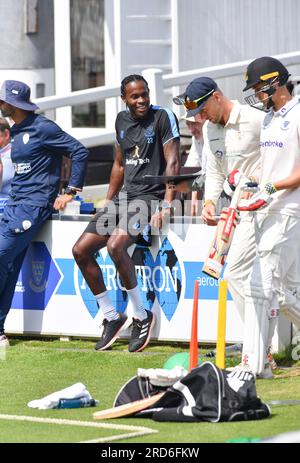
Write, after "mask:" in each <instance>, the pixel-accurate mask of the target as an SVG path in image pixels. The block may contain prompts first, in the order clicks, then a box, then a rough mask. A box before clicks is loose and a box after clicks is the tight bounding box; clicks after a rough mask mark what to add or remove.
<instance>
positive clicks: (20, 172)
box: [9, 113, 88, 207]
mask: <svg viewBox="0 0 300 463" xmlns="http://www.w3.org/2000/svg"><path fill="white" fill-rule="evenodd" d="M11 142H12V150H11V158H12V161H13V163H14V168H15V175H14V178H13V181H12V185H11V194H10V199H9V204H18V203H22V202H25V201H26V204H31V205H33V206H41V207H49V206H52V204H53V203H54V201H55V199H56V197H57V194H58V190H59V182H60V175H61V164H62V155H65V156H67V157H69V158H70V159H71V160H72V167H71V176H70V179H69V185H70V186H73V187H76V188H80V189H81V188H82V187H83V182H84V176H85V171H86V166H87V159H88V151H87V149H86V148H85V147H84V146H83V145H82V144H81V143H80V142H79V141H78V140H76V139H75V138H73V137H72V136H71V135H69V134H67V133H66V132H64V131H63V130H62V129H61V128H60V127H59V126H58V125H57V124H55V122H53V121H51V120H49V119H47V118H46V117H44V116H41V115H38V114H35V113H30V114H29V116H28V117H27V118H26V119H25V120H23V121H22V122H21V123H20V124H14V125H13V126H12V127H11Z"/></svg>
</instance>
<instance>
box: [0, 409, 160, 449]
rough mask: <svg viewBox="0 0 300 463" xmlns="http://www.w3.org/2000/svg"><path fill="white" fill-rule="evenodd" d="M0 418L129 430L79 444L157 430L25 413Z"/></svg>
mask: <svg viewBox="0 0 300 463" xmlns="http://www.w3.org/2000/svg"><path fill="white" fill-rule="evenodd" d="M0 420H8V421H30V422H31V423H48V424H61V425H65V426H82V427H89V428H102V429H114V430H120V431H121V430H122V431H130V432H129V433H126V434H117V435H114V436H109V437H99V439H92V440H88V441H81V442H80V443H81V444H83V443H84V444H85V443H97V442H111V441H115V440H121V439H130V438H132V437H137V436H145V435H146V434H155V433H157V432H158V431H157V430H156V429H151V428H146V427H144V426H131V425H124V424H111V423H95V422H94V421H79V420H66V419H61V418H40V417H38V416H26V415H5V414H0Z"/></svg>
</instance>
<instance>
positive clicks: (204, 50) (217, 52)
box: [178, 0, 300, 98]
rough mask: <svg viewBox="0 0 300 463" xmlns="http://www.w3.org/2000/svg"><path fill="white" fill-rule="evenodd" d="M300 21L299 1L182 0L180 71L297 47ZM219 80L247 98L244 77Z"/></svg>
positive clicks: (298, 69)
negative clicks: (244, 94)
mask: <svg viewBox="0 0 300 463" xmlns="http://www.w3.org/2000/svg"><path fill="white" fill-rule="evenodd" d="M299 20H300V2H299V0H285V1H284V2H283V1H282V0H209V1H207V0H189V1H188V2H187V1H186V0H178V28H179V37H178V47H179V67H180V71H185V70H189V69H197V68H200V67H206V66H216V65H218V64H226V63H230V62H234V61H243V60H248V59H249V60H250V59H252V58H253V59H254V58H257V57H259V56H264V55H276V54H280V53H287V52H291V51H297V50H299V46H300V28H299ZM289 70H290V72H291V73H292V74H297V75H299V74H300V67H299V66H291V67H290V68H289ZM219 84H220V85H221V86H222V87H223V89H224V91H225V92H226V93H228V94H229V95H230V96H231V97H236V98H242V93H241V89H242V87H243V78H242V76H240V77H236V78H229V79H222V81H220V82H219Z"/></svg>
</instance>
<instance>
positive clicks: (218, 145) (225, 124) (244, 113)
mask: <svg viewBox="0 0 300 463" xmlns="http://www.w3.org/2000/svg"><path fill="white" fill-rule="evenodd" d="M174 102H175V103H177V104H183V105H184V106H185V108H186V110H187V116H188V117H190V116H194V117H195V120H197V118H198V117H200V118H203V117H205V118H206V119H207V122H206V123H205V125H204V127H203V135H204V149H205V151H206V153H207V164H206V181H205V196H204V198H205V201H204V207H203V211H202V218H203V220H204V222H205V223H207V225H210V226H215V225H217V221H216V218H215V215H216V204H217V201H218V198H219V196H220V194H221V193H222V191H223V186H225V192H226V193H227V194H228V193H229V194H230V195H231V196H232V194H233V191H234V189H235V184H236V183H237V181H238V177H239V176H240V173H241V172H242V173H243V176H244V177H245V178H243V181H247V180H248V181H249V180H252V177H257V176H258V173H259V168H260V146H259V137H260V127H261V121H262V119H263V113H262V112H260V111H255V110H254V109H253V108H250V107H249V106H247V105H241V104H239V103H238V101H232V100H229V99H228V98H227V97H226V96H225V95H223V93H222V91H221V90H220V88H219V87H218V85H217V83H216V82H215V81H214V80H213V79H211V78H209V77H199V78H196V79H194V80H193V81H192V82H191V83H190V84H189V85H188V86H187V88H186V90H185V92H184V93H183V94H182V95H179V96H178V97H177V98H175V99H174ZM230 173H232V174H231V175H230V176H229V174H230ZM228 176H229V177H228ZM224 182H225V184H224ZM240 186H241V185H240ZM234 200H235V199H234ZM224 219H225V217H224V214H223V217H222V214H221V220H220V224H219V228H222V230H223V228H224ZM235 224H236V220H235V219H234V218H233V221H232V225H233V227H234V225H235ZM222 230H221V231H222ZM225 244H226V246H225V250H224V249H223V251H224V252H225V253H227V251H228V247H229V245H230V241H229V239H227V242H226V243H225ZM254 256H255V238H254V230H253V223H252V218H251V216H250V214H249V213H247V212H243V213H241V220H240V223H239V225H238V227H237V229H236V232H235V235H234V238H233V241H232V244H231V247H230V254H229V259H228V266H227V269H226V279H227V280H228V283H229V289H230V292H231V294H232V297H233V299H234V302H235V305H236V307H237V309H238V312H239V314H240V316H241V318H242V320H243V318H244V289H243V286H244V283H245V281H246V278H247V276H248V274H249V271H250V268H251V264H252V262H253V260H254ZM211 275H212V276H214V277H216V276H215V275H213V273H211Z"/></svg>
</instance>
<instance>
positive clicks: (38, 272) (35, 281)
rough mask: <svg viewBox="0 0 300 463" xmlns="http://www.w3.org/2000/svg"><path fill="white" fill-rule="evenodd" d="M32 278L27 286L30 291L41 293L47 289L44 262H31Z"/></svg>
mask: <svg viewBox="0 0 300 463" xmlns="http://www.w3.org/2000/svg"><path fill="white" fill-rule="evenodd" d="M31 268H32V276H31V278H30V280H29V286H30V288H31V289H32V291H35V292H36V293H41V292H43V291H45V289H46V287H47V280H46V278H45V275H44V273H45V261H44V260H33V261H32V262H31Z"/></svg>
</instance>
